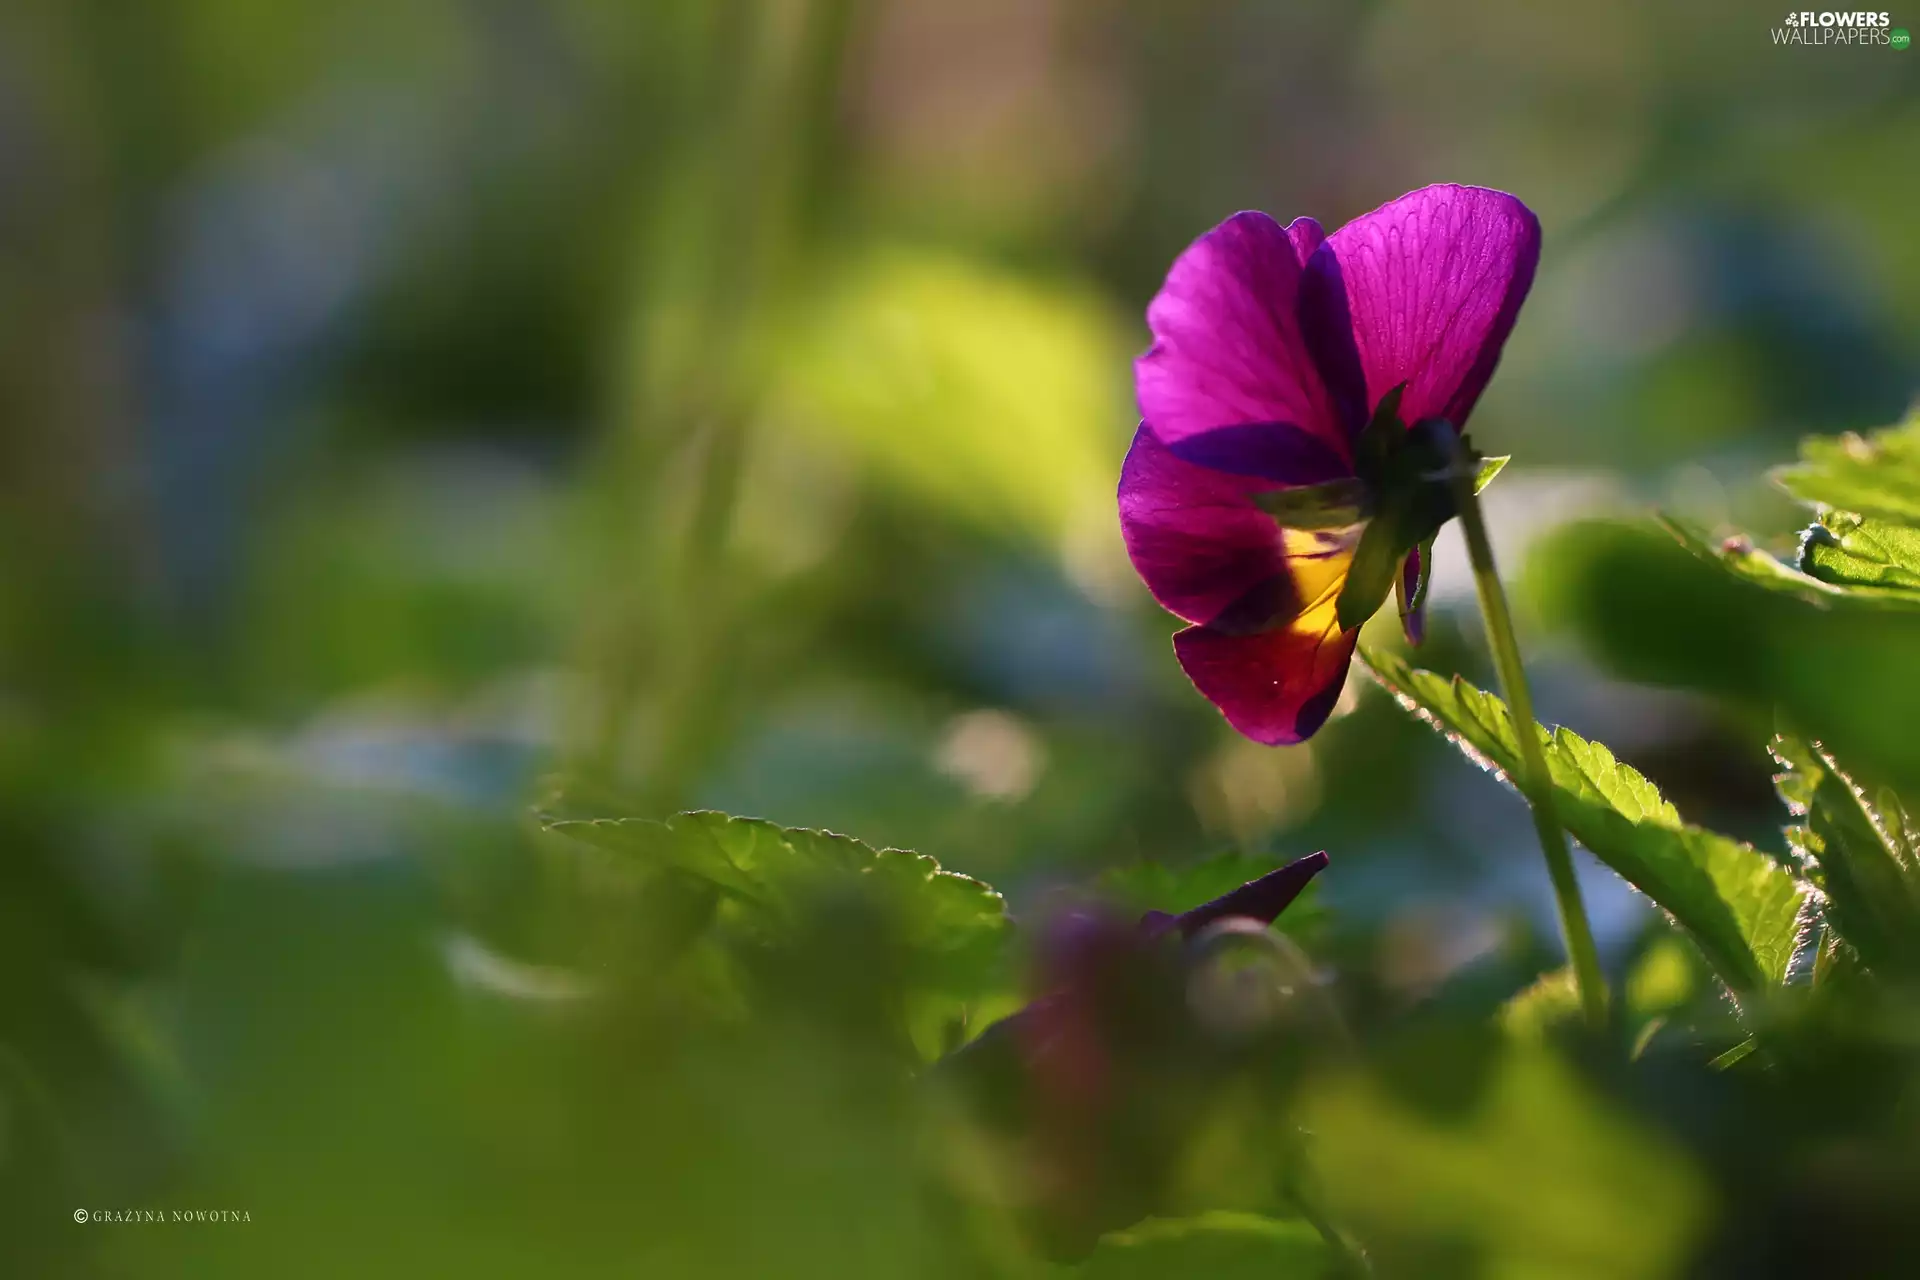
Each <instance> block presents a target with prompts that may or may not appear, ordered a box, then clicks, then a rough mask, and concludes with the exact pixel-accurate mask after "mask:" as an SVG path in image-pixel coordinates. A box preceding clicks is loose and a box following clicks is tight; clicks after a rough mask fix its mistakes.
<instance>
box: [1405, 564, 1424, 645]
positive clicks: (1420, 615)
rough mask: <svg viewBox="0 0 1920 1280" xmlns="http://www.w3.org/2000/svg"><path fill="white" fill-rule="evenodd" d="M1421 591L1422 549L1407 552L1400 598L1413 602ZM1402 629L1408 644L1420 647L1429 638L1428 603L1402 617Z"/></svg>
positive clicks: (1421, 603) (1422, 603)
mask: <svg viewBox="0 0 1920 1280" xmlns="http://www.w3.org/2000/svg"><path fill="white" fill-rule="evenodd" d="M1419 590H1420V548H1418V547H1415V548H1414V549H1413V550H1411V551H1409V552H1407V558H1406V559H1404V560H1402V561H1401V562H1400V598H1401V599H1402V600H1412V599H1414V598H1415V596H1416V595H1417V594H1418V592H1419ZM1400 629H1401V630H1402V631H1405V632H1406V633H1407V643H1408V644H1410V645H1416V646H1417V645H1419V644H1420V643H1422V642H1423V641H1424V640H1426V638H1427V602H1426V601H1425V600H1421V601H1420V603H1419V604H1418V605H1416V606H1414V607H1413V608H1411V609H1408V610H1407V611H1406V612H1404V613H1402V614H1401V615H1400Z"/></svg>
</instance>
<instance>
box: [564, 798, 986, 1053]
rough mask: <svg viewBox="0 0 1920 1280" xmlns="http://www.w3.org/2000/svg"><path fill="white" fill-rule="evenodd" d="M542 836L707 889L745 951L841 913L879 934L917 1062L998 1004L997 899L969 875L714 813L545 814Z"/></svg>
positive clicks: (834, 837)
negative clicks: (859, 918) (659, 816)
mask: <svg viewBox="0 0 1920 1280" xmlns="http://www.w3.org/2000/svg"><path fill="white" fill-rule="evenodd" d="M544 825H545V828H546V830H547V831H548V832H550V833H552V834H554V835H556V836H560V837H563V838H566V839H569V840H574V841H579V842H581V843H584V844H587V845H591V846H593V847H595V848H598V849H601V850H605V851H608V852H611V853H614V854H616V855H619V856H621V857H623V858H626V859H630V860H631V861H632V862H633V863H635V864H637V865H638V866H639V867H641V868H643V869H650V870H655V871H667V872H671V873H674V874H675V875H676V876H678V877H684V878H687V879H691V880H693V881H695V882H698V883H701V884H704V885H707V886H709V887H710V888H711V889H713V890H715V891H717V892H718V893H719V894H720V896H721V899H722V903H721V907H720V910H719V911H718V912H717V913H716V916H715V923H716V925H717V926H718V927H719V928H721V929H722V930H723V931H725V932H727V933H728V934H730V935H731V936H733V937H736V938H739V939H743V940H745V941H746V942H747V943H748V944H749V945H750V946H752V947H754V948H756V949H764V948H776V949H778V948H786V947H791V946H792V945H794V944H795V943H796V942H797V941H800V940H802V939H803V938H804V936H805V933H806V931H807V930H808V929H809V928H810V927H813V926H814V925H816V924H817V922H818V921H819V920H820V919H821V918H822V917H823V913H824V916H825V918H827V919H835V918H841V919H847V918H849V917H848V916H847V915H846V912H847V911H848V910H849V909H852V910H854V911H857V912H859V913H861V914H862V915H864V916H865V917H866V918H867V919H868V920H869V921H870V922H871V923H872V924H873V925H874V926H875V927H876V928H877V929H878V930H879V932H880V934H881V939H880V941H881V943H882V944H883V946H884V948H885V954H886V956H887V957H888V958H889V959H890V960H891V962H892V964H893V966H894V971H893V974H892V975H891V976H893V977H896V978H898V979H899V980H900V982H901V984H902V986H903V988H904V994H905V996H906V998H907V1000H908V1003H909V1005H910V1007H909V1008H908V1009H907V1011H906V1017H907V1030H908V1032H909V1034H910V1035H911V1038H912V1040H913V1043H914V1045H915V1046H916V1048H917V1049H918V1051H919V1052H920V1054H921V1055H922V1056H923V1057H927V1058H931V1057H934V1056H937V1055H938V1053H940V1052H941V1051H943V1050H945V1049H947V1048H950V1047H951V1045H950V1044H949V1043H948V1038H949V1037H950V1036H951V1035H952V1033H953V1029H954V1028H955V1027H956V1026H959V1027H966V1026H976V1025H977V1024H978V1023H979V1022H980V1021H981V1019H980V1017H979V1015H980V1014H982V1013H984V1012H987V1011H991V1010H995V1009H997V1008H998V1007H999V1004H1004V1001H1003V1000H999V999H998V998H999V997H1001V996H1002V995H1003V994H1004V990H1005V987H1006V983H1007V979H1008V967H1007V959H1008V944H1009V942H1010V933H1011V929H1010V924H1009V922H1008V919H1007V912H1006V903H1005V901H1004V900H1003V899H1002V898H1001V897H1000V895H999V894H997V893H995V892H994V891H993V890H992V889H991V888H990V887H988V886H987V885H985V884H983V883H982V882H980V881H978V880H975V879H973V878H972V877H970V876H963V875H956V874H954V873H953V872H950V871H944V870H942V869H941V868H940V864H939V863H938V862H936V861H935V860H934V859H932V858H930V857H927V856H925V855H922V854H916V853H910V852H907V851H906V850H902V849H878V850H876V849H873V848H871V847H869V846H867V845H865V844H862V843H861V842H860V841H858V840H855V839H853V838H852V837H849V836H843V835H838V834H835V833H833V832H829V831H811V830H799V829H793V828H786V827H779V826H775V825H774V824H773V823H770V822H764V821H761V820H759V819H754V818H735V817H730V816H728V815H726V814H721V813H707V812H700V813H683V814H678V815H676V816H674V817H672V818H670V819H668V820H667V821H665V822H656V821H653V820H650V819H645V818H596V819H579V818H554V819H549V820H547V821H546V822H545V823H544Z"/></svg>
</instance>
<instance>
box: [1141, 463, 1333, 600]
mask: <svg viewBox="0 0 1920 1280" xmlns="http://www.w3.org/2000/svg"><path fill="white" fill-rule="evenodd" d="M1182 452H1183V453H1187V454H1190V455H1192V456H1196V457H1199V458H1203V459H1205V460H1206V461H1207V462H1208V463H1209V464H1211V465H1205V466H1202V465H1198V464H1197V463H1196V462H1192V461H1188V460H1186V458H1184V457H1182V456H1179V455H1176V454H1175V453H1174V451H1173V450H1171V449H1169V448H1168V447H1167V446H1166V445H1165V444H1163V443H1161V441H1160V439H1159V437H1158V436H1157V435H1156V434H1155V433H1154V431H1153V430H1152V429H1151V428H1150V427H1147V426H1144V425H1143V426H1142V427H1141V428H1140V429H1139V430H1138V431H1137V432H1135V434H1134V438H1133V447H1132V448H1131V449H1130V450H1128V452H1127V461H1126V464H1125V466H1123V467H1122V468H1121V471H1120V495H1119V496H1120V530H1121V534H1122V535H1123V536H1124V537H1125V539H1126V544H1127V554H1128V555H1129V556H1131V557H1132V558H1133V565H1134V568H1135V569H1136V570H1138V571H1139V574H1140V577H1141V579H1142V580H1143V581H1144V582H1145V583H1146V584H1147V590H1149V591H1151V592H1152V593H1153V598H1154V599H1156V600H1158V601H1159V602H1160V604H1161V606H1162V607H1164V608H1165V609H1167V610H1168V612H1170V613H1174V614H1177V615H1178V616H1179V617H1181V618H1183V619H1185V620H1186V621H1188V622H1195V623H1208V624H1211V625H1213V626H1214V627H1216V628H1217V629H1220V630H1224V631H1229V632H1234V631H1248V630H1262V629H1265V628H1266V627H1269V626H1272V625H1273V624H1274V623H1275V622H1277V621H1282V620H1285V619H1286V618H1288V617H1291V616H1293V615H1294V614H1296V613H1298V612H1299V610H1300V607H1301V603H1302V602H1301V600H1300V597H1299V595H1298V593H1297V591H1296V589H1295V586H1294V582H1293V578H1292V576H1291V574H1290V572H1289V569H1288V564H1287V552H1286V546H1285V542H1286V539H1285V537H1284V535H1283V534H1282V532H1281V530H1280V529H1279V527H1278V526H1276V525H1275V524H1274V521H1273V517H1272V516H1269V515H1267V514H1266V513H1265V512H1263V511H1261V510H1260V509H1259V508H1258V507H1256V506H1254V504H1253V500H1252V495H1253V494H1255V493H1260V492H1263V491H1266V490H1271V489H1276V488H1281V487H1284V486H1285V485H1288V484H1319V483H1322V482H1324V481H1326V480H1332V479H1337V478H1339V477H1340V475H1341V474H1342V468H1341V464H1340V462H1339V460H1338V459H1337V458H1334V457H1333V455H1332V454H1331V453H1330V452H1329V451H1328V450H1327V449H1326V447H1325V446H1324V445H1322V444H1320V443H1319V442H1318V441H1317V440H1316V439H1315V438H1313V437H1310V436H1305V435H1303V434H1302V433H1300V432H1298V431H1295V430H1293V429H1292V428H1288V427H1280V426H1276V425H1268V426H1266V427H1264V428H1256V427H1234V428H1228V429H1226V430H1224V431H1220V432H1208V433H1205V434H1202V435H1198V436H1192V437H1189V438H1188V440H1187V441H1186V442H1185V445H1184V447H1183V450H1182Z"/></svg>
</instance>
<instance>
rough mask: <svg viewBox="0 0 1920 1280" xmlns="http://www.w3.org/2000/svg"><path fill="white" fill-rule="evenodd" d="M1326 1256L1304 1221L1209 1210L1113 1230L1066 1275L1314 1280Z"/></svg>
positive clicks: (1123, 1279) (1325, 1267)
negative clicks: (1088, 1255) (1277, 1219)
mask: <svg viewBox="0 0 1920 1280" xmlns="http://www.w3.org/2000/svg"><path fill="white" fill-rule="evenodd" d="M1333 1261H1334V1259H1333V1254H1332V1251H1331V1250H1329V1249H1328V1247H1327V1245H1326V1243H1325V1242H1324V1241H1323V1240H1322V1239H1321V1238H1320V1235H1319V1233H1318V1232H1316V1231H1315V1230H1314V1229H1313V1228H1312V1227H1310V1226H1308V1225H1307V1224H1306V1223H1304V1222H1279V1221H1276V1220H1274V1219H1272V1218H1263V1217H1259V1216H1257V1215H1255V1214H1250V1213H1228V1212H1218V1211H1216V1212H1213V1213H1205V1214H1201V1215H1199V1216H1197V1217H1193V1218H1149V1219H1148V1220H1147V1221H1145V1222H1142V1223H1140V1224H1139V1225H1137V1226H1134V1227H1130V1228H1128V1229H1127V1230H1125V1231H1117V1232H1114V1233H1113V1234H1111V1235H1108V1236H1107V1237H1106V1238H1105V1239H1103V1240H1101V1242H1100V1247H1099V1248H1098V1249H1096V1250H1094V1253H1093V1256H1092V1257H1091V1258H1089V1259H1087V1261H1086V1262H1085V1263H1084V1264H1082V1265H1081V1266H1080V1267H1078V1268H1076V1269H1075V1270H1074V1271H1073V1273H1072V1274H1074V1275H1076V1276H1081V1277H1084V1278H1085V1280H1163V1278H1164V1277H1169V1276H1205V1277H1208V1278H1209V1280H1241V1277H1245V1280H1289V1278H1290V1277H1297V1278H1298V1280H1318V1277H1322V1276H1325V1275H1327V1274H1329V1267H1330V1266H1331V1265H1332V1263H1333Z"/></svg>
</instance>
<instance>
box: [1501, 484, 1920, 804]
mask: <svg viewBox="0 0 1920 1280" xmlns="http://www.w3.org/2000/svg"><path fill="white" fill-rule="evenodd" d="M1724 545H1726V546H1727V548H1728V550H1727V551H1726V552H1725V553H1722V552H1721V551H1719V550H1717V549H1715V548H1714V547H1713V546H1712V545H1711V544H1708V543H1705V542H1704V540H1703V539H1701V538H1699V537H1698V536H1697V534H1696V535H1689V536H1688V537H1687V538H1686V539H1685V540H1684V541H1683V542H1678V543H1677V542H1676V541H1675V539H1674V538H1673V537H1672V536H1671V534H1670V533H1669V532H1663V531H1662V530H1660V529H1658V528H1655V527H1653V526H1652V525H1651V524H1649V523H1643V522H1639V521H1622V520H1589V521H1579V522H1575V523H1572V524H1569V525H1566V526H1563V527H1562V528H1561V529H1560V530H1558V531H1557V532H1555V533H1553V534H1551V535H1549V536H1547V537H1545V538H1543V539H1542V540H1541V541H1540V543H1539V544H1537V547H1536V549H1535V551H1534V553H1533V555H1532V556H1531V557H1530V559H1529V564H1528V574H1527V577H1528V585H1529V588H1530V594H1531V596H1532V597H1533V601H1534V604H1535V606H1536V608H1537V611H1538V613H1539V615H1540V616H1541V617H1542V618H1543V619H1544V620H1545V621H1546V622H1548V623H1549V624H1550V625H1553V626H1557V627H1564V628H1567V629H1570V630H1573V631H1575V632H1577V633H1578V634H1579V636H1580V638H1581V639H1582V641H1583V642H1584V644H1585V646H1586V648H1587V650H1588V652H1589V653H1590V654H1591V655H1592V656H1593V657H1594V659H1595V660H1596V661H1598V662H1599V663H1600V664H1601V665H1602V666H1604V667H1607V668H1609V669H1611V670H1612V671H1614V672H1615V673H1616V674H1618V675H1620V676H1622V677H1624V678H1626V679H1630V680H1637V681H1640V682H1643V683H1647V684H1655V685H1665V686H1669V687H1678V688H1684V689H1690V690H1693V691H1696V692H1699V693H1704V694H1708V695H1711V696H1715V697H1718V698H1721V699H1724V700H1725V701H1726V702H1727V703H1728V704H1730V705H1731V706H1732V707H1733V708H1735V709H1736V710H1738V711H1741V712H1744V713H1745V715H1746V716H1747V717H1748V719H1749V720H1750V721H1751V722H1752V723H1754V724H1755V725H1756V726H1761V725H1764V726H1767V727H1768V728H1770V727H1771V726H1772V724H1773V723H1774V720H1775V717H1776V716H1778V717H1780V718H1781V721H1782V723H1784V724H1786V725H1788V726H1790V727H1791V728H1792V729H1793V730H1794V732H1796V733H1798V734H1800V735H1802V736H1805V737H1808V738H1813V739H1817V740H1819V741H1821V742H1824V743H1825V744H1826V745H1827V746H1828V747H1829V748H1830V749H1832V750H1833V751H1834V752H1835V753H1836V754H1837V755H1839V756H1840V757H1841V758H1842V759H1845V760H1848V761H1851V762H1853V764H1854V765H1855V767H1857V768H1858V769H1860V770H1861V771H1863V772H1866V773H1869V774H1871V775H1872V776H1874V777H1877V778H1883V779H1886V780H1887V781H1889V782H1891V783H1893V784H1894V785H1896V786H1903V787H1904V786H1908V785H1914V784H1920V734H1915V733H1914V732H1913V730H1912V726H1913V725H1914V724H1916V723H1920V681H1916V680H1914V679H1913V671H1914V660H1915V655H1916V654H1920V611H1916V610H1915V609H1914V607H1913V603H1912V593H1911V592H1907V591H1904V590H1901V591H1889V590H1886V589H1883V588H1869V587H1839V586H1835V585H1833V584H1831V583H1825V582H1821V581H1820V580H1818V579H1816V578H1813V577H1810V576H1809V575H1807V574H1804V573H1801V572H1799V571H1798V570H1796V569H1791V568H1788V567H1786V566H1784V565H1780V564H1779V563H1778V562H1777V561H1774V560H1773V559H1772V557H1769V556H1765V555H1764V554H1763V553H1760V552H1756V551H1754V550H1753V549H1752V548H1751V547H1750V546H1749V545H1748V544H1747V543H1746V541H1745V540H1743V539H1738V538H1736V539H1729V540H1728V542H1727V543H1726V544H1724Z"/></svg>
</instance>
